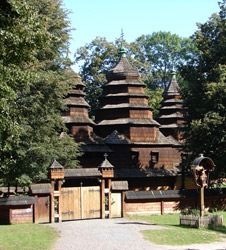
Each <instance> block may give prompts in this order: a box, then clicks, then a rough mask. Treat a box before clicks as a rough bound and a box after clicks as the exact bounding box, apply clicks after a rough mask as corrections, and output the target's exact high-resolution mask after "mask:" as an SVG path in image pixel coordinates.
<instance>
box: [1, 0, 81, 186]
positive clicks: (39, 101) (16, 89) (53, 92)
mask: <svg viewBox="0 0 226 250" xmlns="http://www.w3.org/2000/svg"><path fill="white" fill-rule="evenodd" d="M0 28H1V32H0V43H1V45H2V46H1V47H0V79H1V86H0V109H1V118H0V128H1V129H0V174H1V178H2V179H1V180H0V182H2V183H4V184H5V185H6V184H8V183H11V184H12V185H16V184H19V185H21V186H24V185H27V184H29V183H30V182H34V181H40V180H44V179H46V174H47V168H48V166H49V165H50V163H51V161H52V157H53V155H57V156H58V159H59V161H61V163H62V164H63V163H64V164H65V166H70V167H75V166H77V165H78V162H77V160H76V158H77V156H78V145H77V144H76V143H75V142H74V141H73V139H72V138H69V137H67V138H66V137H60V136H59V135H60V133H61V132H63V131H66V128H65V125H64V123H63V121H62V119H61V110H63V109H65V106H64V104H63V98H64V96H65V95H66V94H67V92H68V89H69V88H71V87H72V85H71V81H70V75H69V73H68V72H67V70H66V68H67V67H68V66H69V65H70V61H69V60H68V59H67V58H65V52H66V51H67V46H68V39H69V31H70V28H69V22H68V21H67V13H66V12H65V11H64V10H63V9H62V8H61V5H60V1H54V2H53V1H51V0H40V1H29V2H28V1H25V0H24V1H20V0H8V1H7V0H4V1H2V2H1V4H0ZM72 148H74V150H72Z"/></svg>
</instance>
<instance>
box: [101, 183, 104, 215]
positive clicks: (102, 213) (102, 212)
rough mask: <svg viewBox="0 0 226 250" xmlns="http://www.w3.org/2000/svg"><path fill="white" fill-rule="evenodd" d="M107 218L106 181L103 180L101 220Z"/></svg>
mask: <svg viewBox="0 0 226 250" xmlns="http://www.w3.org/2000/svg"><path fill="white" fill-rule="evenodd" d="M104 218H105V179H102V180H101V219H104Z"/></svg>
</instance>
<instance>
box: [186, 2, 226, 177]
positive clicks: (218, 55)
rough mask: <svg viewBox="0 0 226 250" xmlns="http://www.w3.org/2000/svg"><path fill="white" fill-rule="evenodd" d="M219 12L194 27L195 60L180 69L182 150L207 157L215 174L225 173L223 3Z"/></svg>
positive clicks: (225, 16)
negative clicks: (184, 109)
mask: <svg viewBox="0 0 226 250" xmlns="http://www.w3.org/2000/svg"><path fill="white" fill-rule="evenodd" d="M219 6H220V12H219V13H218V14H213V15H212V16H211V17H210V18H209V20H208V21H207V22H206V23H204V24H198V30H197V31H196V33H195V34H194V36H193V39H194V42H195V43H196V45H197V48H198V51H199V56H198V57H197V58H195V59H194V60H193V61H191V63H189V64H188V65H187V66H186V67H184V68H183V76H184V78H185V80H186V84H185V85H184V88H183V94H184V101H185V106H186V107H187V113H186V125H187V126H186V127H185V131H184V137H185V139H186V144H185V150H186V151H188V152H192V155H191V158H194V157H195V156H197V155H198V154H199V153H205V155H206V156H208V157H211V158H212V159H213V160H214V162H215V164H216V165H217V167H216V171H215V173H216V174H217V175H218V176H221V175H222V173H224V172H225V170H226V166H225V159H226V116H225V114H226V78H225V76H226V56H225V55H226V1H225V0H223V1H222V2H221V3H219Z"/></svg>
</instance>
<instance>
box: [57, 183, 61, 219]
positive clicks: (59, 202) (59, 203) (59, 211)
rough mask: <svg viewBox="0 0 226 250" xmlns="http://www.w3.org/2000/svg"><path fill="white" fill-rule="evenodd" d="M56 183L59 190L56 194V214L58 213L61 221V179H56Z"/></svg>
mask: <svg viewBox="0 0 226 250" xmlns="http://www.w3.org/2000/svg"><path fill="white" fill-rule="evenodd" d="M57 182H58V183H57V185H58V187H57V189H58V191H59V196H58V214H59V222H62V211H61V205H62V204H61V203H62V201H61V184H62V183H61V180H58V181H57Z"/></svg>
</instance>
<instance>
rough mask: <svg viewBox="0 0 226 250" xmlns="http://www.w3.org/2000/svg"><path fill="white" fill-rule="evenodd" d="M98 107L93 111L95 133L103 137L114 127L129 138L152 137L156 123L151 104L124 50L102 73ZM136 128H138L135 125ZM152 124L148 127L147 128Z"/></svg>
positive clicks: (138, 75) (149, 138) (133, 139)
mask: <svg viewBox="0 0 226 250" xmlns="http://www.w3.org/2000/svg"><path fill="white" fill-rule="evenodd" d="M106 77H107V80H108V82H107V83H106V84H105V85H104V87H103V96H102V98H101V100H100V108H99V109H98V110H97V111H96V123H97V129H96V131H97V133H98V134H99V135H100V136H102V137H106V136H107V135H109V134H111V133H112V132H113V131H115V130H118V131H119V132H120V133H121V134H124V135H126V136H127V137H128V138H129V139H130V140H131V141H133V142H135V141H141V140H143V139H144V140H145V139H146V140H147V141H154V140H156V132H154V131H151V130H153V129H158V127H159V124H158V123H157V122H156V121H154V120H153V119H152V108H151V107H150V106H149V105H148V96H147V95H145V93H144V88H145V84H144V83H143V82H142V81H141V80H140V74H139V72H138V70H137V69H135V68H133V67H132V66H131V65H130V63H129V62H128V60H127V58H126V57H125V56H124V54H123V55H122V56H121V58H120V60H119V62H118V63H117V65H116V66H115V67H114V68H113V69H111V70H109V71H108V72H107V74H106ZM139 128H147V129H146V130H145V129H140V130H139V132H138V130H137V129H139ZM150 128H152V129H151V130H150V131H148V129H150Z"/></svg>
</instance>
